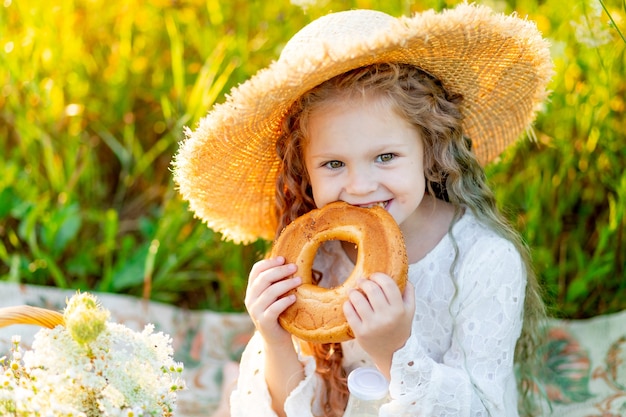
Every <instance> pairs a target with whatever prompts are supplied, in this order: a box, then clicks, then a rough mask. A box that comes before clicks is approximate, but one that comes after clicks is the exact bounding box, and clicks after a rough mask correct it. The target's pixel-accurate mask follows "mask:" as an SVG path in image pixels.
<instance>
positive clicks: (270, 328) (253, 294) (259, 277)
mask: <svg viewBox="0 0 626 417" xmlns="http://www.w3.org/2000/svg"><path fill="white" fill-rule="evenodd" d="M296 270H297V267H296V265H295V264H285V259H284V258H283V257H282V256H279V257H277V258H272V259H264V260H262V261H259V262H257V263H255V264H254V266H253V267H252V270H251V271H250V276H249V278H248V288H247V289H246V297H245V305H246V309H247V310H248V314H250V317H251V318H252V322H253V323H254V325H255V326H256V329H257V330H258V331H259V333H261V336H263V339H264V341H265V343H266V344H268V345H276V344H287V343H288V344H290V345H291V344H292V342H291V335H290V334H289V333H288V332H287V331H285V329H283V328H282V326H281V325H280V323H279V322H278V316H279V315H280V314H281V313H282V312H283V311H285V309H286V308H287V307H289V306H290V305H291V304H293V303H294V302H295V296H294V295H289V296H286V295H285V294H286V293H287V292H288V291H290V290H292V289H294V288H296V287H297V286H298V285H300V283H301V282H302V280H301V278H300V277H291V278H289V276H290V275H293V274H294V273H295V272H296Z"/></svg>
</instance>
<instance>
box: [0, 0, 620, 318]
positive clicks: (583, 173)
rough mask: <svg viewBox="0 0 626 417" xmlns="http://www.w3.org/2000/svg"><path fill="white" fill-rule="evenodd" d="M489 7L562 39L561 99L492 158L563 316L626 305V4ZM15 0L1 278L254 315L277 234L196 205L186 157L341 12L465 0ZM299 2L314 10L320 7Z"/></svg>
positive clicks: (4, 71) (5, 52) (3, 37)
mask: <svg viewBox="0 0 626 417" xmlns="http://www.w3.org/2000/svg"><path fill="white" fill-rule="evenodd" d="M619 1H620V0H610V1H609V0H607V1H604V2H603V3H599V2H598V0H576V1H574V2H573V3H570V4H568V6H567V7H564V6H563V3H562V2H561V1H560V0H545V1H541V2H535V1H531V0H517V1H515V0H510V1H508V2H503V1H485V2H481V3H485V4H488V5H490V6H492V7H494V8H496V9H498V10H501V11H504V12H511V11H513V10H516V11H517V12H518V14H520V15H522V16H525V15H528V17H529V18H530V19H532V20H535V21H536V22H537V24H538V27H539V29H540V30H541V31H542V32H543V33H544V35H545V36H546V37H548V38H549V39H550V40H551V41H552V43H553V56H554V59H555V63H556V71H557V74H556V76H555V78H554V80H553V82H552V84H551V86H550V87H551V89H553V94H552V97H551V101H550V102H549V103H547V104H546V107H545V109H544V111H543V112H542V113H541V114H540V115H539V118H538V120H537V123H536V125H535V128H534V135H535V136H536V139H537V140H536V141H534V142H533V141H522V142H520V144H519V145H518V146H516V147H514V148H512V149H511V150H510V151H508V152H507V153H506V154H505V155H503V157H502V159H501V160H500V161H499V162H498V163H494V164H491V165H490V166H489V167H488V175H489V178H490V180H491V182H492V184H493V186H494V189H495V190H496V193H497V194H498V198H499V199H500V201H501V203H502V208H503V209H504V210H506V212H507V213H508V214H509V215H510V217H511V219H512V221H513V222H514V223H515V224H516V225H517V226H518V227H519V229H520V231H522V233H523V234H524V237H525V238H526V240H527V241H528V243H529V245H530V246H531V247H532V248H533V253H534V258H535V260H536V269H537V272H538V274H539V276H540V278H541V280H542V282H543V284H544V285H545V287H546V288H547V289H548V292H547V301H548V302H549V304H550V305H551V306H552V307H553V311H554V314H555V315H558V316H564V317H588V316H592V315H595V314H601V313H606V312H611V311H617V310H621V309H624V308H626V279H625V278H626V271H625V269H626V248H625V244H624V232H625V230H626V224H625V218H624V210H625V207H626V174H625V173H624V167H625V166H626V147H625V146H624V143H625V142H626V140H625V139H626V123H624V121H623V118H624V117H623V115H624V110H625V106H626V104H625V97H626V78H625V77H624V68H626V56H625V55H626V53H625V46H626V41H625V40H624V37H623V34H624V33H625V32H626V30H625V28H626V13H625V9H626V6H625V4H624V3H623V1H624V0H621V1H622V3H621V4H620V3H619ZM293 3H294V4H292V3H289V2H287V1H279V2H265V1H243V0H234V1H218V0H204V1H199V0H180V1H175V0H170V1H166V0H153V1H148V2H144V1H140V0H130V1H125V2H122V1H115V0H113V1H103V0H58V1H55V2H42V1H40V0H19V1H17V0H4V2H3V4H2V5H1V6H0V48H1V50H0V88H1V90H0V152H2V161H1V162H0V279H2V280H7V281H13V282H22V283H32V284H40V285H54V286H58V287H63V288H80V289H83V290H87V289H90V290H97V291H109V292H117V293H128V294H133V295H136V296H145V297H150V298H151V299H153V300H158V301H163V302H167V303H172V304H175V305H179V306H185V307H189V308H209V309H214V310H218V311H241V310H242V309H243V294H244V291H245V285H246V279H247V275H248V271H249V269H250V267H251V265H252V264H253V263H254V262H255V261H256V260H257V259H259V258H260V257H261V256H262V254H263V253H264V251H265V250H266V249H267V248H268V242H262V241H259V242H256V243H255V244H252V245H249V246H240V245H234V244H232V243H229V242H223V241H221V239H220V236H219V235H218V234H216V233H214V232H212V231H211V230H209V229H207V228H206V227H205V226H204V225H202V224H201V223H200V222H199V221H198V220H196V219H194V218H193V216H192V214H191V213H189V212H188V210H187V206H186V204H185V203H184V202H182V201H181V200H180V198H179V196H178V195H177V193H176V191H175V189H174V186H173V184H172V179H171V172H170V162H171V158H172V156H173V155H174V154H175V152H176V149H177V142H178V141H179V140H181V139H182V137H183V134H182V129H183V127H184V126H191V127H193V126H194V125H195V124H196V123H197V122H198V120H199V118H201V117H202V116H203V115H204V114H205V113H206V111H207V110H208V109H209V108H210V106H211V105H212V104H213V103H215V102H216V101H220V100H222V99H223V95H224V93H225V92H226V91H228V89H230V88H231V87H232V86H234V85H236V84H238V83H240V82H242V81H244V80H245V79H246V78H247V77H249V76H250V75H252V74H253V73H254V72H256V71H257V70H258V69H260V68H262V67H264V66H265V65H267V64H268V63H269V62H271V60H273V59H275V58H276V57H277V56H278V54H279V52H280V49H281V47H282V46H283V45H284V42H286V40H287V39H288V38H289V37H290V36H291V35H292V34H294V33H295V32H296V31H297V30H298V29H299V28H300V27H302V26H303V25H304V24H306V23H308V22H309V21H311V20H313V19H315V18H316V17H318V16H320V15H323V14H325V13H327V12H328V11H330V10H334V11H337V10H345V9H350V8H355V7H362V8H376V9H380V10H383V11H386V12H388V13H390V14H393V15H400V14H410V13H412V12H416V11H420V10H424V9H427V8H431V7H434V8H436V9H441V8H443V7H445V6H451V5H454V4H456V3H458V1H448V2H447V1H443V0H439V1H435V0H425V1H422V2H419V3H418V2H412V1H408V0H404V1H401V0H393V1H392V0H388V1H384V0H379V1H375V0H370V1H367V0H360V1H359V0H353V1H348V0H343V1H339V0H337V1H335V0H326V1H324V0H318V1H317V2H313V1H308V2H305V1H304V0H300V1H299V2H296V1H295V0H294V1H293ZM295 3H298V4H300V3H310V4H309V6H308V7H306V8H303V7H301V6H300V5H298V4H295Z"/></svg>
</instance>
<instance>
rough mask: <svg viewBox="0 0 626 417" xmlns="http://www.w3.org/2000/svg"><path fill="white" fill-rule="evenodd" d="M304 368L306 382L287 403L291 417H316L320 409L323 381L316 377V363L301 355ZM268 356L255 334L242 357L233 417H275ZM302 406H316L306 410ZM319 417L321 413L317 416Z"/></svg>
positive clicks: (303, 382) (258, 336)
mask: <svg viewBox="0 0 626 417" xmlns="http://www.w3.org/2000/svg"><path fill="white" fill-rule="evenodd" d="M299 357H300V360H301V361H302V363H303V365H304V372H305V379H304V380H303V381H302V382H301V383H300V384H299V385H298V386H297V387H296V388H295V389H294V390H293V391H292V393H291V394H290V395H289V397H288V398H287V400H286V401H285V412H286V413H287V416H288V417H313V415H314V414H313V413H314V412H317V410H318V408H319V405H318V404H317V401H314V400H313V399H314V398H316V397H317V396H316V395H314V394H315V393H316V391H317V390H318V389H319V386H320V383H321V382H320V380H319V379H318V378H319V377H318V376H317V374H316V373H315V360H314V359H313V358H312V357H310V356H304V355H302V353H301V352H299ZM264 363H265V352H264V351H263V341H262V339H261V336H260V335H259V334H258V333H255V334H254V336H253V337H252V339H251V340H250V342H248V345H247V346H246V349H245V350H244V353H243V355H242V357H241V364H240V374H239V380H238V381H237V388H236V389H235V391H234V392H233V393H232V395H231V398H230V406H231V415H232V417H249V416H251V415H254V416H255V417H275V416H276V413H275V412H274V410H273V409H272V400H271V397H270V394H269V390H268V387H267V383H266V382H265V368H264ZM302 404H313V409H312V407H303V406H302ZM317 414H319V413H317Z"/></svg>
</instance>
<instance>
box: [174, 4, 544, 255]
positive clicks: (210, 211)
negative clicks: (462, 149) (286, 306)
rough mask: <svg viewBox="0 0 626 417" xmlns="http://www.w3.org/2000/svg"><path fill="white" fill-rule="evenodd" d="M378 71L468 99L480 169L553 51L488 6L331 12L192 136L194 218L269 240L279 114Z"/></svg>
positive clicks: (532, 105) (536, 93)
mask: <svg viewBox="0 0 626 417" xmlns="http://www.w3.org/2000/svg"><path fill="white" fill-rule="evenodd" d="M380 62H398V63H408V64H413V65H415V66H417V67H420V68H422V69H423V70H425V71H426V72H428V73H430V74H432V75H434V76H435V77H437V78H439V79H440V80H441V81H442V83H443V85H444V87H445V88H446V89H447V90H448V91H450V92H456V93H461V94H462V95H463V97H464V100H463V105H462V109H461V111H462V114H463V129H464V133H465V135H466V136H468V137H470V138H471V140H472V147H473V150H474V152H475V154H476V156H477V157H478V159H479V161H480V162H481V163H483V164H486V163H487V162H489V161H491V160H492V159H493V158H495V157H496V156H497V155H498V154H500V153H501V152H502V151H503V150H504V148H505V147H507V146H508V145H509V144H511V143H512V142H513V141H515V140H516V139H517V138H518V137H519V136H520V135H521V133H522V132H523V131H524V129H526V128H527V127H528V126H529V125H530V123H531V122H532V121H533V119H534V117H535V112H536V111H537V110H538V108H539V106H540V105H541V103H542V102H543V101H544V99H545V98H546V97H547V91H546V85H547V83H548V82H549V80H550V77H551V76H552V61H551V59H550V53H549V45H548V43H547V42H546V41H545V40H544V39H543V38H542V37H541V35H540V33H539V32H538V30H537V28H536V26H535V24H534V23H532V22H530V21H527V20H524V19H520V18H518V17H517V16H515V15H512V16H506V15H502V14H496V13H494V12H493V11H492V10H491V9H489V8H487V7H484V6H476V5H468V4H461V5H459V6H457V7H456V8H454V9H450V10H445V11H443V12H441V13H436V12H434V11H432V10H430V11H426V12H423V13H420V14H416V15H415V16H413V17H410V18H409V17H400V18H394V17H392V16H389V15H387V14H385V13H382V12H377V11H373V10H351V11H347V12H338V13H332V14H329V15H327V16H324V17H322V18H320V19H317V20H315V21H313V22H312V23H310V24H309V25H307V26H305V27H304V28H303V29H302V30H301V31H300V32H298V33H297V34H296V35H295V36H294V37H293V38H292V39H291V40H290V41H289V42H288V43H287V45H286V46H285V48H284V49H283V51H282V53H281V55H280V58H279V59H278V61H275V62H273V63H272V64H271V65H269V66H268V67H267V68H265V69H263V70H261V71H259V72H258V73H257V74H256V75H254V76H253V77H252V78H250V79H249V80H248V81H246V82H244V83H243V84H241V85H240V86H238V87H237V88H234V89H233V90H232V91H231V93H230V95H229V96H228V97H227V98H226V101H225V103H223V104H219V105H216V106H215V107H214V108H213V109H212V110H211V111H210V112H209V113H208V115H207V116H206V117H205V118H203V119H202V120H201V121H200V123H199V125H198V126H197V128H196V130H195V131H191V130H189V129H187V131H186V135H187V138H186V140H185V141H184V142H183V143H182V144H181V147H180V150H179V152H178V154H177V155H176V157H175V160H174V163H173V166H174V179H175V181H176V183H177V184H178V187H179V190H180V192H181V194H182V196H183V198H184V199H185V200H188V201H189V204H190V209H191V210H192V211H194V212H195V214H196V216H197V217H199V218H200V219H202V220H203V221H204V222H205V223H206V224H207V225H208V226H209V227H210V228H212V229H214V230H216V231H218V232H221V233H222V234H223V236H224V238H225V239H228V240H233V241H235V242H244V243H245V242H250V241H254V240H256V239H258V238H263V239H268V240H271V239H273V237H274V234H275V232H276V230H275V229H276V227H277V226H276V225H277V219H276V218H275V215H274V201H275V199H274V193H275V179H276V173H277V169H278V166H279V160H278V158H277V156H276V151H275V143H276V138H277V137H278V136H279V134H280V126H281V119H282V117H284V115H285V113H286V112H287V110H288V109H289V107H290V105H291V104H292V103H293V102H294V101H295V100H296V99H297V98H298V97H299V96H301V95H302V94H304V93H305V92H307V91H308V90H310V89H311V88H313V87H315V86H317V85H319V84H320V83H322V82H324V81H326V80H328V79H330V78H332V77H334V76H336V75H339V74H341V73H344V72H346V71H349V70H351V69H354V68H358V67H361V66H365V65H370V64H374V63H380Z"/></svg>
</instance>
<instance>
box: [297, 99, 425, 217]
mask: <svg viewBox="0 0 626 417" xmlns="http://www.w3.org/2000/svg"><path fill="white" fill-rule="evenodd" d="M308 126H309V129H308V131H309V138H308V141H307V144H306V146H305V152H304V160H305V165H306V169H307V171H308V173H309V177H310V181H311V188H312V190H313V199H314V201H315V205H316V206H317V207H323V206H325V205H326V204H328V203H331V202H334V201H338V200H341V201H345V202H347V203H349V204H352V205H356V206H362V207H370V206H373V205H381V206H383V207H384V208H385V209H386V210H387V211H388V212H389V213H390V214H391V215H392V216H393V218H394V219H395V220H396V222H397V223H398V224H399V225H400V226H402V225H403V223H404V222H405V221H406V220H407V219H409V218H411V216H413V215H414V213H416V210H417V208H418V206H419V205H420V203H421V202H422V199H423V198H424V193H425V189H426V182H425V178H424V166H423V165H424V150H423V143H422V140H421V138H420V135H419V133H418V131H417V130H416V129H415V128H414V127H412V126H411V125H410V124H409V123H408V121H407V120H406V119H404V118H403V117H401V116H400V115H399V114H398V113H397V112H395V111H394V110H393V107H392V105H391V104H390V103H389V102H388V101H385V100H382V99H380V98H376V97H367V98H363V99H342V100H341V101H338V102H333V103H331V104H329V105H325V106H322V107H321V108H320V109H317V110H315V111H313V113H311V115H310V119H309V124H308ZM405 226H408V224H405Z"/></svg>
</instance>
